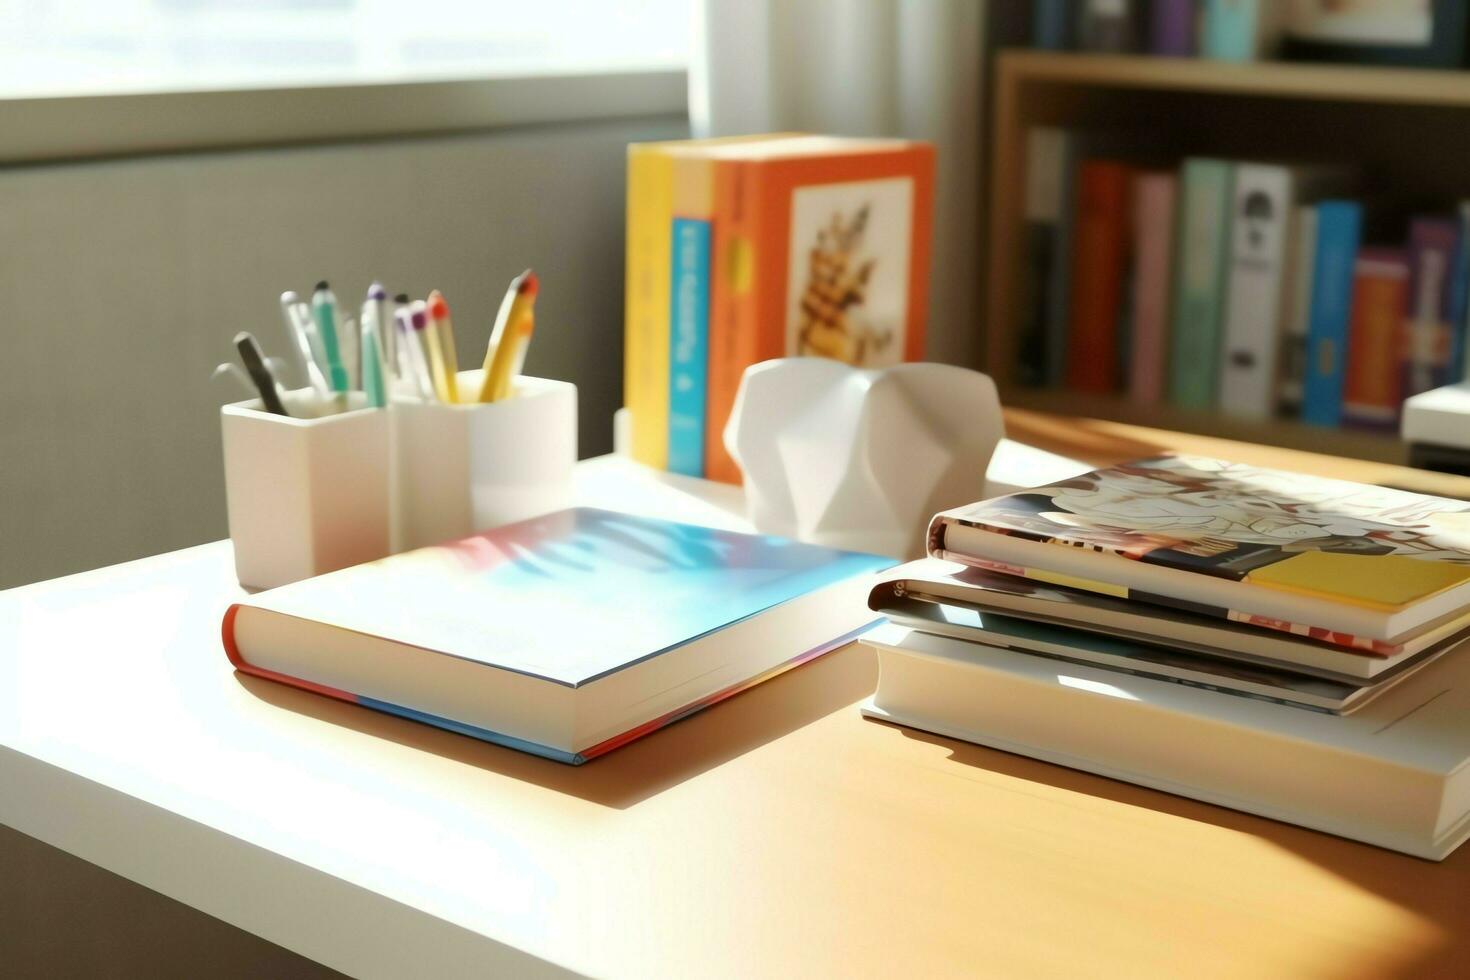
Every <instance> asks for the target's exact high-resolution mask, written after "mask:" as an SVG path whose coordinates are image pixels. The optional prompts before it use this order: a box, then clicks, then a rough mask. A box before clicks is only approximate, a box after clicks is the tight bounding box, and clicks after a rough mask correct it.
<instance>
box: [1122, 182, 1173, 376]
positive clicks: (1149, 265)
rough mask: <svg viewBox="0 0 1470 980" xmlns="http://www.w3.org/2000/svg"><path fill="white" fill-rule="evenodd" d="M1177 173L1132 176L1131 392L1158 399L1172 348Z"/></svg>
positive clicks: (1129, 372) (1129, 371) (1129, 374)
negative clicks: (1171, 274)
mask: <svg viewBox="0 0 1470 980" xmlns="http://www.w3.org/2000/svg"><path fill="white" fill-rule="evenodd" d="M1177 187H1178V179H1177V178H1176V177H1175V176H1174V174H1172V173H1144V174H1139V175H1138V176H1137V177H1135V178H1134V180H1133V330H1132V336H1131V339H1130V342H1129V348H1130V350H1129V354H1130V363H1129V369H1128V394H1129V397H1130V398H1131V399H1132V400H1133V401H1134V402H1136V403H1137V404H1140V405H1155V404H1158V403H1159V402H1160V401H1162V400H1163V397H1164V370H1165V366H1166V365H1167V363H1168V351H1169V280H1170V268H1169V265H1170V261H1171V260H1172V258H1173V255H1174V198H1175V193H1176V189H1177Z"/></svg>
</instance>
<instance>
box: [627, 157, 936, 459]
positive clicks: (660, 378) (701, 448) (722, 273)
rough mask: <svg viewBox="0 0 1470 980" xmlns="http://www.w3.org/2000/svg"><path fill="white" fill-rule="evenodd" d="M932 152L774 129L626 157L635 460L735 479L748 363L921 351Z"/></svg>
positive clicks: (870, 359)
mask: <svg viewBox="0 0 1470 980" xmlns="http://www.w3.org/2000/svg"><path fill="white" fill-rule="evenodd" d="M933 182H934V150H933V147H932V146H930V145H929V144H927V143H921V142H915V141H909V140H897V139H848V138H842V137H833V136H813V135H804V134H791V133H776V134H765V135H761V136H755V137H737V138H731V139H726V140H716V141H688V142H673V143H658V144H646V145H639V144H635V145H634V147H633V148H631V149H630V150H629V221H628V269H627V277H628V286H627V290H628V299H627V303H628V308H627V331H628V336H627V363H626V368H625V376H626V382H625V389H626V392H627V394H626V401H627V405H628V408H629V409H630V413H631V415H632V429H633V455H634V458H636V459H638V460H639V461H641V462H644V463H647V464H649V465H652V466H656V467H659V468H666V469H672V470H674V471H676V472H679V473H683V474H685V475H689V476H702V477H709V478H712V479H718V480H724V481H726V482H739V479H740V474H739V470H738V469H737V468H736V466H735V463H734V460H733V459H731V457H730V455H729V453H728V452H727V451H726V450H725V447H724V440H723V435H724V429H725V424H726V422H727V421H728V419H729V414H730V410H731V408H732V407H733V405H734V401H735V394H736V391H737V390H738V388H739V385H740V379H741V377H742V375H743V373H744V371H745V369H746V368H747V367H749V366H750V365H752V364H755V363H757V362H759V361H763V360H768V359H771V358H775V357H785V356H795V355H803V356H818V357H831V358H836V359H839V360H843V361H846V362H847V363H850V364H854V365H857V366H860V367H884V366H887V365H890V364H896V363H899V362H901V361H905V360H917V359H919V358H920V357H922V355H923V350H924V324H925V318H926V303H927V297H928V278H929V245H930V229H931V226H932V221H933Z"/></svg>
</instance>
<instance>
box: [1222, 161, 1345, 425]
mask: <svg viewBox="0 0 1470 980" xmlns="http://www.w3.org/2000/svg"><path fill="white" fill-rule="evenodd" d="M1339 180H1340V175H1339V174H1338V173H1336V172H1333V171H1324V170H1314V169H1310V168H1305V167H1293V166H1289V165H1285V164H1271V163H1240V164H1237V165H1236V167H1235V184H1234V189H1233V190H1232V192H1231V195H1232V209H1231V220H1230V239H1231V241H1230V260H1229V261H1230V268H1229V271H1228V273H1227V280H1226V293H1225V297H1226V298H1225V327H1224V348H1223V350H1222V352H1221V357H1220V408H1221V410H1222V411H1224V412H1226V413H1227V414H1230V415H1238V416H1241V417H1245V418H1255V419H1265V418H1270V417H1271V416H1272V415H1274V414H1275V411H1276V403H1277V390H1278V388H1279V386H1280V376H1281V371H1280V360H1279V358H1280V352H1281V346H1282V341H1281V337H1282V334H1283V333H1284V332H1285V331H1286V330H1287V329H1289V328H1288V326H1287V325H1288V324H1289V323H1290V322H1291V317H1292V316H1293V315H1294V308H1295V303H1294V300H1295V298H1296V297H1295V293H1294V290H1293V289H1292V283H1291V280H1290V278H1289V275H1290V273H1291V272H1292V271H1293V270H1294V269H1295V268H1296V267H1297V263H1296V262H1294V261H1293V260H1294V259H1295V258H1296V256H1295V255H1293V250H1292V245H1293V244H1294V242H1293V237H1294V235H1293V231H1294V229H1293V227H1292V226H1293V223H1294V221H1295V220H1296V219H1297V218H1298V213H1297V211H1298V207H1297V202H1298V201H1299V200H1301V199H1303V198H1310V197H1318V196H1320V195H1321V194H1322V193H1323V192H1324V190H1326V189H1327V187H1329V186H1331V185H1332V184H1333V183H1334V182H1335V181H1339Z"/></svg>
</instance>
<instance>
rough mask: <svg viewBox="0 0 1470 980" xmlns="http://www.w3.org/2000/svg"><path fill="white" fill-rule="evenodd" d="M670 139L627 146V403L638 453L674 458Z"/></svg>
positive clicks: (649, 459) (651, 460) (650, 461)
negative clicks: (671, 438)
mask: <svg viewBox="0 0 1470 980" xmlns="http://www.w3.org/2000/svg"><path fill="white" fill-rule="evenodd" d="M668 145H669V144H666V143H634V144H631V145H630V146H629V147H628V219H627V220H628V231H627V236H628V237H627V264H626V276H627V280H626V283H625V287H624V290H623V295H624V304H625V311H624V321H623V330H624V337H623V403H624V404H625V405H626V406H627V408H628V411H629V412H631V413H632V416H633V446H632V450H633V458H634V459H636V460H637V461H638V462H640V463H644V464H646V465H648V466H653V467H656V468H658V469H665V468H666V467H667V466H668V458H669V288H670V279H669V276H670V272H669V261H670V237H669V226H670V224H671V222H672V220H673V197H674V190H673V162H672V161H671V160H670V158H669V156H668V154H667V153H665V152H664V148H665V147H666V146H668Z"/></svg>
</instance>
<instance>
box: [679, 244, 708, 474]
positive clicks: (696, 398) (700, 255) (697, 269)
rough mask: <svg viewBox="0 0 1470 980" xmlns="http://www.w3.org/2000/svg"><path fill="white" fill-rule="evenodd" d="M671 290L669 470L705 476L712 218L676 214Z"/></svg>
mask: <svg viewBox="0 0 1470 980" xmlns="http://www.w3.org/2000/svg"><path fill="white" fill-rule="evenodd" d="M671 254H672V256H673V261H672V268H671V270H670V271H671V273H672V274H671V276H670V281H671V289H670V296H669V470H670V472H673V473H682V474H684V475H685V476H704V425H705V397H706V388H707V378H708V374H709V273H710V267H709V260H710V223H709V222H708V221H699V220H696V219H694V218H675V219H674V224H673V249H672V252H671Z"/></svg>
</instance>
